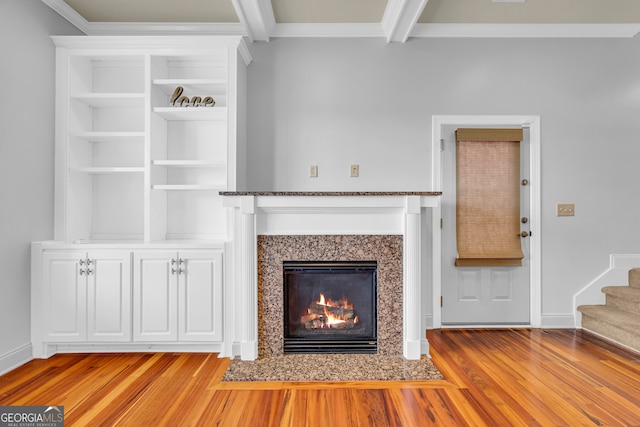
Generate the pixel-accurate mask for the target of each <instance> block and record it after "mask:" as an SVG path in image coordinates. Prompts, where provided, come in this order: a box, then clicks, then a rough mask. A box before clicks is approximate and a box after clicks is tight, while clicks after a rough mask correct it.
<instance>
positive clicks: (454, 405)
mask: <svg viewBox="0 0 640 427" xmlns="http://www.w3.org/2000/svg"><path fill="white" fill-rule="evenodd" d="M427 337H428V339H429V342H430V343H431V350H432V356H433V362H434V364H435V365H436V366H437V367H438V368H439V369H440V371H441V372H442V374H443V375H444V377H445V381H432V382H358V383H222V382H221V381H220V380H221V378H222V375H223V374H224V372H225V370H226V368H227V366H228V364H229V360H228V359H218V358H217V357H216V355H215V354H182V353H164V354H162V353H149V354H94V355H77V354H67V355H65V354H61V355H56V356H54V357H52V358H50V359H48V360H34V361H32V362H30V363H28V364H26V365H24V366H22V367H20V368H18V369H16V370H14V371H12V372H10V373H8V374H6V375H4V376H2V377H0V405H62V406H64V407H65V421H66V425H67V426H99V425H100V426H112V425H121V426H225V427H226V426H325V427H329V426H331V427H333V426H428V425H438V426H449V425H450V426H465V425H469V426H485V425H486V426H578V425H581V426H582V425H586V426H588V425H592V426H602V425H610V426H634V425H636V426H637V425H640V355H639V354H637V353H633V352H629V351H626V350H623V349H621V348H619V347H617V346H613V345H611V344H609V343H607V342H606V341H603V340H600V339H599V338H597V337H595V336H593V335H591V334H588V333H584V332H582V331H573V330H549V331H544V330H437V331H429V332H428V333H427Z"/></svg>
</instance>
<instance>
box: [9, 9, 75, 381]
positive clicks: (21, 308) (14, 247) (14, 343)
mask: <svg viewBox="0 0 640 427" xmlns="http://www.w3.org/2000/svg"><path fill="white" fill-rule="evenodd" d="M52 34H79V31H78V30H76V29H75V27H72V26H71V25H70V24H69V23H68V22H67V21H65V20H63V19H62V18H61V17H60V16H59V15H57V14H56V13H54V12H53V11H52V10H51V9H50V8H49V7H48V6H46V5H45V4H44V3H42V2H41V1H40V0H1V1H0V53H1V54H2V61H1V65H0V82H2V91H1V92H0V93H2V96H1V101H0V128H1V129H2V134H1V136H0V177H1V182H2V185H1V186H0V206H1V208H0V259H1V260H2V267H3V268H2V274H1V275H0V359H2V358H3V356H5V359H6V357H7V356H6V355H7V354H9V353H15V352H19V350H20V349H24V348H25V346H28V345H29V344H30V342H31V338H30V331H29V328H30V323H31V322H30V318H29V315H30V283H29V281H30V276H31V275H30V257H29V255H30V254H29V243H30V242H31V241H34V240H45V239H51V238H52V237H53V145H54V144H53V140H54V137H53V130H54V124H53V123H54V70H55V65H54V64H55V51H54V46H53V43H52V41H51V38H50V36H51V35H52ZM30 353H31V352H30V350H29V354H30ZM9 360H11V357H10V356H9ZM2 368H4V366H2V362H1V361H0V371H2Z"/></svg>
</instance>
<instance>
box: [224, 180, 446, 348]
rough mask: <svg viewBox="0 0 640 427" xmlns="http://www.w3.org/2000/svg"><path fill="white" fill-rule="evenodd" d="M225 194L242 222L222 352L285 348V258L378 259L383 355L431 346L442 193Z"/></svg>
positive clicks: (237, 227)
mask: <svg viewBox="0 0 640 427" xmlns="http://www.w3.org/2000/svg"><path fill="white" fill-rule="evenodd" d="M220 194H221V195H223V196H225V197H224V205H225V206H226V207H229V208H232V212H233V214H232V218H233V230H234V231H233V232H234V235H233V244H232V249H231V252H230V253H231V254H232V257H231V258H232V260H231V261H227V266H228V268H231V269H232V270H233V272H234V274H233V277H232V282H233V283H232V286H233V290H231V289H228V291H227V292H226V293H225V295H226V296H225V307H226V308H227V309H226V310H225V313H226V314H225V337H226V338H225V341H224V343H223V348H222V351H221V355H222V356H230V357H234V356H240V358H241V359H242V360H255V359H257V358H258V357H261V356H267V355H278V354H282V342H283V341H282V339H283V338H282V310H283V309H282V307H281V304H282V299H281V298H282V289H281V287H282V270H281V268H282V260H285V259H289V260H291V259H299V260H312V259H313V260H340V259H343V260H364V259H366V260H376V261H378V274H379V276H378V354H380V355H403V356H404V357H405V358H407V359H413V360H416V359H420V355H421V354H422V353H426V352H428V343H427V342H426V339H425V338H424V327H423V325H422V323H421V307H420V301H421V296H420V294H421V277H422V276H421V275H422V271H421V270H422V268H425V266H423V265H421V248H422V247H424V245H425V244H426V242H422V241H421V240H422V238H421V236H422V235H423V233H421V227H422V224H423V218H422V216H423V215H425V213H426V210H427V209H434V208H439V198H440V197H439V196H440V195H441V193H440V192H221V193H220ZM436 217H437V218H439V215H431V227H432V229H433V230H432V238H431V245H432V247H433V253H434V256H433V257H432V258H433V260H432V261H433V263H434V264H435V263H436V262H439V257H437V256H435V253H436V252H437V251H439V245H440V241H439V226H438V224H439V219H436ZM436 246H437V249H436ZM259 257H260V258H259ZM291 257H295V258H291ZM336 257H337V258H336ZM432 267H433V266H432ZM259 269H260V270H259ZM434 271H436V270H435V269H434ZM259 278H260V281H259ZM226 286H227V285H225V288H226ZM388 298H391V299H394V302H391V303H389V302H387V299H388ZM381 302H384V303H382V304H381ZM385 305H386V308H385ZM231 307H232V308H233V309H232V310H229V309H228V308H231ZM272 322H275V324H276V325H278V326H276V327H274V326H273V325H271V326H269V325H270V324H271V323H272ZM229 337H233V339H229Z"/></svg>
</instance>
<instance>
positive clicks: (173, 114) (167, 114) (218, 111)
mask: <svg viewBox="0 0 640 427" xmlns="http://www.w3.org/2000/svg"><path fill="white" fill-rule="evenodd" d="M153 112H154V113H156V114H157V115H159V116H160V117H162V118H164V119H166V120H202V121H224V120H227V108H226V107H155V108H154V109H153Z"/></svg>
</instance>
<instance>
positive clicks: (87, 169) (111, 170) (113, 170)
mask: <svg viewBox="0 0 640 427" xmlns="http://www.w3.org/2000/svg"><path fill="white" fill-rule="evenodd" d="M70 170H71V171H72V172H84V173H95V174H108V173H144V171H145V168H143V167H139V168H138V167H102V166H101V167H72V168H70Z"/></svg>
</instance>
